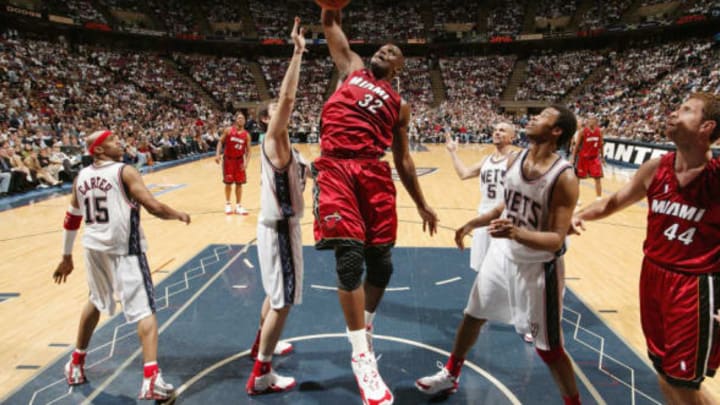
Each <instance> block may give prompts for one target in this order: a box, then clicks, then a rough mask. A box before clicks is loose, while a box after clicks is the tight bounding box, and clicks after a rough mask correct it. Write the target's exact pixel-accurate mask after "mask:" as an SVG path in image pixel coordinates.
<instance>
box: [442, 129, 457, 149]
mask: <svg viewBox="0 0 720 405" xmlns="http://www.w3.org/2000/svg"><path fill="white" fill-rule="evenodd" d="M445 147H446V148H447V150H448V152H455V151H457V147H458V142H457V140H454V139H453V138H452V135H450V132H446V133H445Z"/></svg>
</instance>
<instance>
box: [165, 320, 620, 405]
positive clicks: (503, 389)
mask: <svg viewBox="0 0 720 405" xmlns="http://www.w3.org/2000/svg"><path fill="white" fill-rule="evenodd" d="M328 338H341V339H347V335H346V334H344V333H321V334H317V335H306V336H297V337H294V338H289V339H283V340H284V341H286V342H299V341H302V340H312V339H328ZM373 339H380V340H389V341H391V342H396V343H402V344H406V345H410V346H415V347H419V348H421V349H425V350H429V351H431V352H435V353H438V354H440V355H443V356H447V357H449V356H450V352H447V351H445V350H442V349H439V348H437V347H435V346H430V345H428V344H425V343H422V342H418V341H415V340H410V339H404V338H399V337H395V336H387V335H373ZM248 354H250V350H245V351H242V352H240V353H237V354H235V355H232V356H230V357H228V358H225V359H223V360H221V361H219V362H217V363H215V364H213V365H211V366H210V367H208V368H206V369H205V370H202V371H201V372H199V373H198V374H196V375H194V376H193V377H192V378H190V379H189V380H188V381H186V382H185V383H184V384H182V385H181V386H179V387H178V388H177V389H176V390H175V393H174V395H173V397H172V398H170V400H169V401H168V402H171V403H172V402H173V401H174V400H175V399H177V398H178V397H180V396H181V395H182V394H183V392H185V391H187V390H188V388H190V387H191V386H192V385H193V384H195V383H196V382H198V381H200V380H201V379H203V378H204V377H205V376H206V375H208V374H210V373H212V372H213V371H215V370H217V369H218V368H220V367H223V366H225V365H226V364H228V363H231V362H233V361H235V360H237V359H239V358H241V357H243V356H247V355H248ZM464 365H465V366H466V367H468V368H470V369H471V370H473V371H475V372H476V373H478V374H480V375H481V376H482V377H484V378H485V379H487V380H488V381H490V383H492V384H493V385H494V386H495V388H497V389H498V390H499V391H500V392H501V393H502V394H503V395H505V397H506V398H507V399H508V400H509V401H510V403H511V404H513V405H521V404H522V402H520V400H519V399H518V398H517V397H516V396H515V394H513V392H512V391H511V390H510V389H509V388H508V387H506V386H505V384H503V383H502V382H501V381H500V380H498V379H497V378H495V377H494V376H493V375H492V374H490V373H489V372H487V371H486V370H484V369H482V368H480V367H479V366H478V365H476V364H474V363H473V362H470V361H465V364H464ZM352 378H353V377H352V373H351V372H350V371H349V370H348V379H352ZM602 405H606V404H605V402H602Z"/></svg>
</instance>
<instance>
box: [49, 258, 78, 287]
mask: <svg viewBox="0 0 720 405" xmlns="http://www.w3.org/2000/svg"><path fill="white" fill-rule="evenodd" d="M72 271H73V261H72V257H71V256H63V259H62V261H61V262H60V264H58V266H57V268H56V269H55V272H54V273H53V280H55V284H62V283H64V282H65V281H66V280H67V277H68V276H69V275H70V273H72Z"/></svg>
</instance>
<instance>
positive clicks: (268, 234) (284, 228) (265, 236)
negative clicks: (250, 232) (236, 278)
mask: <svg viewBox="0 0 720 405" xmlns="http://www.w3.org/2000/svg"><path fill="white" fill-rule="evenodd" d="M257 249H258V260H259V261H260V275H261V277H262V284H263V289H264V290H265V294H267V296H268V297H269V298H270V307H271V308H273V309H280V308H283V307H285V306H288V305H298V304H300V303H302V286H303V256H302V234H301V233H300V222H299V220H287V221H277V226H274V227H273V226H268V225H266V224H263V223H262V222H258V226H257Z"/></svg>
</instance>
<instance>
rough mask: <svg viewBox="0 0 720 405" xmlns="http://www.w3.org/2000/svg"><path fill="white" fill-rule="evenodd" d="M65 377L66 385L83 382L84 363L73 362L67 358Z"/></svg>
mask: <svg viewBox="0 0 720 405" xmlns="http://www.w3.org/2000/svg"><path fill="white" fill-rule="evenodd" d="M65 379H66V380H67V383H68V385H80V384H84V383H85V381H86V380H85V365H84V364H83V363H80V364H73V362H72V360H69V361H68V362H67V363H66V364H65Z"/></svg>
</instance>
